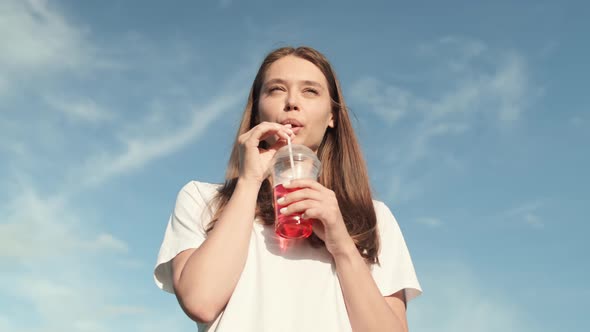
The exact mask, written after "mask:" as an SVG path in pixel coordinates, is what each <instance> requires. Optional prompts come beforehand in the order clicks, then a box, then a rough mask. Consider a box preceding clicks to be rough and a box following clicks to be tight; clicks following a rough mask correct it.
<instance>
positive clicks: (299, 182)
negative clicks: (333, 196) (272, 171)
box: [284, 179, 327, 191]
mask: <svg viewBox="0 0 590 332" xmlns="http://www.w3.org/2000/svg"><path fill="white" fill-rule="evenodd" d="M284 187H285V188H289V189H292V188H311V189H314V190H317V191H324V190H325V189H327V188H326V187H324V186H322V185H321V184H320V183H319V182H318V181H316V180H314V179H295V180H291V181H290V182H289V183H285V184H284Z"/></svg>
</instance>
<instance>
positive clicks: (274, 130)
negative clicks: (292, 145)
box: [249, 122, 293, 143]
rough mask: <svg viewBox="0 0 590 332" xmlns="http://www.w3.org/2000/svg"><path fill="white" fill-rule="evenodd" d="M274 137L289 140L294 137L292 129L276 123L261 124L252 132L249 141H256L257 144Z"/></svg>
mask: <svg viewBox="0 0 590 332" xmlns="http://www.w3.org/2000/svg"><path fill="white" fill-rule="evenodd" d="M272 135H277V136H279V138H282V139H285V140H287V139H288V138H289V137H290V136H292V135H293V131H292V130H291V128H289V127H287V126H285V125H282V124H280V123H274V122H261V123H260V124H258V125H257V126H255V127H254V128H252V129H251V130H250V137H249V139H253V140H256V143H259V142H260V141H263V140H265V139H267V138H269V137H270V136H272Z"/></svg>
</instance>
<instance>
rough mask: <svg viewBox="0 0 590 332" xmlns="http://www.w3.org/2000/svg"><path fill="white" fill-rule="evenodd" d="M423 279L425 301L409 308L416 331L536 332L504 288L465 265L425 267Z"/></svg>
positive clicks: (439, 263) (446, 264)
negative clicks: (493, 283)
mask: <svg viewBox="0 0 590 332" xmlns="http://www.w3.org/2000/svg"><path fill="white" fill-rule="evenodd" d="M420 276H421V279H420V280H421V284H422V286H423V287H424V294H425V295H424V296H425V298H424V299H422V298H420V297H419V298H418V299H416V300H415V301H414V302H410V303H409V305H408V319H409V321H410V323H411V325H410V330H412V331H437V332H472V331H477V332H488V331H489V332H492V331H514V332H528V331H530V332H532V331H536V329H535V328H534V327H533V326H531V324H529V323H528V319H529V317H527V316H526V315H525V313H526V311H525V310H524V308H520V307H519V306H517V305H515V304H514V303H513V301H512V299H511V296H512V295H511V294H510V293H505V292H504V291H505V290H506V289H505V287H504V285H490V284H487V283H486V282H485V281H483V280H481V276H479V275H478V274H477V273H476V272H475V271H474V270H472V269H471V268H470V267H469V266H468V265H466V264H465V263H462V262H458V261H441V262H437V263H434V262H431V263H430V264H428V265H425V264H423V272H422V273H421V274H420ZM426 297H427V298H426ZM441 308H445V309H444V310H441Z"/></svg>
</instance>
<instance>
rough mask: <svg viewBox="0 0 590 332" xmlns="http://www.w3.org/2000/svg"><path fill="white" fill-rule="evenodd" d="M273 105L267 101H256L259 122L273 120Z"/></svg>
mask: <svg viewBox="0 0 590 332" xmlns="http://www.w3.org/2000/svg"><path fill="white" fill-rule="evenodd" d="M272 109H273V106H272V105H271V104H270V103H269V102H268V101H264V102H263V101H260V102H258V119H259V120H260V122H264V121H270V122H272V120H273V112H271V110H272Z"/></svg>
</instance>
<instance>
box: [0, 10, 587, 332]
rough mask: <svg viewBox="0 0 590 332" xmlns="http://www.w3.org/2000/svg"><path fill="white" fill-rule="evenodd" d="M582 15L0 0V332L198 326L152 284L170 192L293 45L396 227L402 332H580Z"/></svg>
mask: <svg viewBox="0 0 590 332" xmlns="http://www.w3.org/2000/svg"><path fill="white" fill-rule="evenodd" d="M589 8H590V7H589V6H588V5H587V4H585V3H583V2H582V1H578V2H574V1H570V2H558V1H552V2H551V1H521V2H519V3H518V4H515V3H514V2H510V1H496V2H494V3H493V4H492V3H488V4H475V3H474V2H469V1H446V2H444V4H443V3H442V2H434V1H433V2H428V3H427V2H425V1H417V2H413V3H412V4H408V3H402V2H385V1H384V2H364V3H363V4H362V5H360V4H358V3H353V2H333V3H331V2H329V1H326V2H322V3H321V4H318V3H315V2H311V1H310V2H307V1H300V2H285V3H283V4H281V6H279V5H278V3H277V2H274V1H252V2H249V3H247V4H246V3H245V2H242V1H232V0H222V1H217V2H215V1H213V2H211V1H209V2H206V3H198V2H196V1H169V2H160V1H125V2H121V1H116V2H115V1H110V2H105V1H101V2H93V3H90V2H83V3H82V2H79V1H74V0H69V1H41V0H37V1H33V0H28V1H19V0H0V45H1V46H0V47H1V49H2V51H1V52H0V133H1V139H0V172H1V174H2V175H3V176H1V177H0V331H15V332H24V331H27V332H29V331H163V330H176V331H194V330H195V326H194V324H193V323H192V322H191V321H190V320H188V318H185V316H184V315H183V314H182V312H181V310H180V308H179V307H178V305H177V303H176V301H175V299H174V297H173V296H172V295H169V294H166V293H163V292H161V291H159V290H158V289H157V288H156V286H155V285H154V283H153V279H152V270H153V265H154V263H155V259H156V255H157V252H158V249H159V246H160V242H161V240H162V237H163V234H164V229H165V226H166V222H167V218H168V216H169V214H170V212H171V210H172V208H173V204H174V200H175V197H176V194H177V192H178V190H179V189H180V188H181V187H182V186H183V185H184V184H185V183H186V182H188V181H190V180H192V179H198V180H202V181H209V182H220V181H222V177H223V170H224V168H225V164H226V162H227V153H228V151H229V149H230V147H231V144H232V140H233V138H234V133H235V130H236V128H237V121H238V119H239V117H240V115H241V111H242V108H243V106H244V104H245V101H246V96H247V90H248V88H249V85H250V83H251V81H252V79H253V77H254V75H255V71H256V69H257V66H258V65H259V63H260V61H261V60H262V57H263V56H264V55H265V54H266V53H267V52H268V51H270V50H272V49H274V48H276V47H279V46H284V45H302V44H305V45H310V46H313V47H316V48H318V49H319V50H320V51H322V52H323V53H325V54H326V55H327V56H328V58H329V59H330V60H331V61H332V64H333V65H334V67H335V68H336V71H337V73H338V75H339V78H340V79H341V82H342V85H343V89H344V94H345V99H346V101H347V103H348V104H349V106H350V108H351V109H352V110H353V112H354V113H355V114H356V120H355V127H356V129H357V132H358V135H359V138H360V140H361V144H362V146H363V149H364V154H365V157H366V159H367V163H368V165H369V170H370V174H371V181H372V186H373V189H374V192H375V197H376V198H377V199H380V200H382V201H384V202H385V203H386V204H388V206H389V207H390V208H391V210H392V211H393V212H394V214H395V215H396V217H397V219H398V222H399V223H400V226H401V229H402V231H403V232H404V236H405V238H406V242H407V244H408V246H409V249H410V252H411V254H412V258H413V261H414V264H415V267H416V271H417V273H418V277H419V278H420V281H421V283H422V286H423V288H424V294H423V296H421V297H419V298H418V299H416V300H415V301H413V302H411V303H410V304H409V310H408V319H409V324H410V328H411V330H412V331H416V332H426V331H437V332H464V331H465V332H467V331H481V332H487V331H498V330H502V331H519V332H528V331H535V332H539V331H558V330H559V331H587V330H588V329H589V328H590V322H589V320H588V318H587V317H588V316H587V315H586V312H585V311H586V310H585V309H586V308H588V307H590V300H589V298H590V287H588V284H587V282H588V280H590V267H589V264H588V263H587V262H588V259H587V258H586V255H587V254H588V253H589V252H590V248H589V245H588V243H587V241H585V235H586V234H587V233H589V232H590V226H588V221H589V220H588V218H587V217H586V215H585V209H584V206H586V207H588V202H589V201H590V195H589V192H588V189H587V188H588V185H589V184H590V181H588V180H589V177H588V175H586V173H587V170H588V169H590V155H589V153H588V151H589V150H588V145H589V143H590V130H589V128H590V94H588V88H587V86H588V82H587V81H588V80H587V77H588V73H589V71H588V69H589V67H588V60H587V59H590V44H588V42H587V32H588V31H589V30H590V24H589V23H588V19H587V17H588V14H589Z"/></svg>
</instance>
